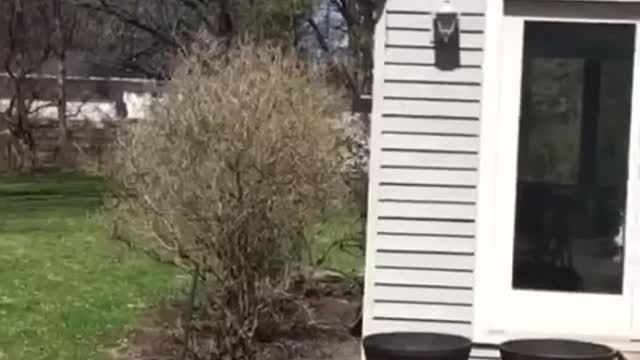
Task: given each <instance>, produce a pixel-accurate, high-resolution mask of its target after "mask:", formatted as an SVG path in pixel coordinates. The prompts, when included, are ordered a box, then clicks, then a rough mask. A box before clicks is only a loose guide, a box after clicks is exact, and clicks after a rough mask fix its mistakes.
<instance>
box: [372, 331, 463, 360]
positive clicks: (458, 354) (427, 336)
mask: <svg viewBox="0 0 640 360" xmlns="http://www.w3.org/2000/svg"><path fill="white" fill-rule="evenodd" d="M362 345H363V347H364V352H365V355H366V357H367V360H468V359H469V353H470V352H471V340H469V339H467V338H465V337H462V336H457V335H448V334H438V333H406V332H405V333H401V332H398V333H386V334H375V335H369V336H366V337H365V338H364V340H363V342H362Z"/></svg>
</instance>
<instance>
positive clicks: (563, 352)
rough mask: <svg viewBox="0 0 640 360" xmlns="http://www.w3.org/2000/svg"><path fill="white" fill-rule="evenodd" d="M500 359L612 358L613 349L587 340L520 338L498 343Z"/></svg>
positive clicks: (602, 359) (616, 354)
mask: <svg viewBox="0 0 640 360" xmlns="http://www.w3.org/2000/svg"><path fill="white" fill-rule="evenodd" d="M500 356H501V357H502V360H613V359H616V358H617V357H618V352H617V351H615V350H614V349H612V348H610V347H608V346H604V345H599V344H593V343H589V342H582V341H574V340H561V339H522V340H513V341H507V342H505V343H502V344H501V345H500Z"/></svg>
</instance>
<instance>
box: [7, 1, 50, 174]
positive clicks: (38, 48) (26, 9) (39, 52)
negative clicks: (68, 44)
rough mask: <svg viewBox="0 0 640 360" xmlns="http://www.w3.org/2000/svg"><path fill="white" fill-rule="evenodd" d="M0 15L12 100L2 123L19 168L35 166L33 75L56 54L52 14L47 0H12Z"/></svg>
mask: <svg viewBox="0 0 640 360" xmlns="http://www.w3.org/2000/svg"><path fill="white" fill-rule="evenodd" d="M0 7H1V9H0V10H1V11H0V17H2V20H3V21H2V22H3V23H5V24H7V25H6V31H3V32H4V36H2V37H0V49H2V50H0V61H1V64H2V70H3V71H4V72H5V73H6V74H7V77H8V84H7V86H8V87H9V88H10V99H9V101H8V104H7V105H6V106H5V107H4V108H3V109H2V114H1V116H0V122H1V123H2V124H0V125H2V127H4V128H6V129H7V130H8V131H9V133H10V134H11V137H12V138H13V140H14V141H13V144H14V149H13V150H14V153H15V154H17V155H18V156H17V159H16V160H17V164H16V165H17V167H18V168H21V169H28V168H33V167H34V166H36V161H37V158H36V156H35V155H36V154H35V151H36V144H35V141H34V138H33V126H32V125H33V124H32V122H31V121H30V118H31V116H32V115H33V114H34V113H37V112H39V111H40V110H41V106H42V105H41V104H37V103H36V102H35V101H34V100H35V99H36V98H37V86H36V85H34V82H33V81H32V79H30V77H31V76H32V75H33V74H34V73H36V72H37V71H38V70H39V68H40V66H41V65H42V64H43V63H44V62H45V61H46V60H47V59H49V58H50V56H51V55H52V53H53V48H52V41H51V33H52V31H51V29H52V22H51V16H50V15H51V14H50V6H49V3H48V2H47V1H45V0H30V1H23V0H11V1H5V2H3V3H2V4H0Z"/></svg>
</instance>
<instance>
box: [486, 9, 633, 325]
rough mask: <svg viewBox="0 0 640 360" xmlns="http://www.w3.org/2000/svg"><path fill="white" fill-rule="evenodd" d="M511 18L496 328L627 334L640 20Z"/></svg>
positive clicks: (505, 60) (502, 123) (506, 44)
mask: <svg viewBox="0 0 640 360" xmlns="http://www.w3.org/2000/svg"><path fill="white" fill-rule="evenodd" d="M504 25H505V26H504V36H503V48H502V60H501V64H502V71H501V72H502V73H501V77H502V80H501V90H500V91H501V92H500V100H501V104H502V105H501V112H500V119H499V129H500V130H499V131H500V136H499V139H500V143H499V144H498V149H499V151H498V155H497V156H498V164H499V167H500V168H499V172H500V175H499V176H498V179H499V180H498V184H497V188H498V189H500V195H499V196H498V198H497V201H496V206H497V208H498V209H499V211H498V224H499V225H498V226H499V228H498V229H497V232H498V238H497V246H498V248H497V249H496V252H497V255H496V256H497V266H498V271H496V274H497V276H496V277H497V278H496V284H497V287H496V290H497V291H496V294H497V296H498V300H497V301H498V302H499V304H500V306H499V307H498V308H499V309H500V314H496V315H497V316H496V321H495V324H494V325H495V326H494V327H496V328H501V329H504V330H511V331H520V332H533V333H549V332H550V330H551V331H552V332H553V333H557V334H576V333H584V334H585V335H593V336H600V335H602V336H617V335H620V336H625V334H629V333H630V331H631V327H632V311H631V309H632V307H633V299H632V292H633V288H634V287H633V278H632V276H631V274H630V271H631V263H630V261H629V256H628V254H629V248H630V246H636V245H635V244H632V243H631V242H633V241H634V234H635V232H636V230H635V220H634V219H635V217H632V216H635V211H636V210H635V209H636V208H637V206H638V200H637V199H636V198H634V197H633V196H631V194H633V193H635V188H636V187H637V185H636V182H637V180H636V179H635V177H636V176H637V168H638V166H637V163H638V156H637V154H636V151H635V148H636V147H637V144H635V142H633V141H630V139H638V137H637V136H636V137H635V138H634V137H633V135H631V134H637V133H638V131H637V127H638V126H637V125H638V124H636V123H637V121H636V120H634V119H635V118H636V117H637V116H636V113H637V112H638V109H637V108H635V106H634V101H633V99H634V92H636V91H635V89H634V83H635V80H634V79H635V77H636V76H637V74H636V73H637V71H634V70H635V64H636V63H637V62H638V61H637V56H636V53H637V50H636V42H637V39H636V25H635V24H632V23H606V22H604V21H603V22H593V21H592V22H567V21H549V20H544V19H534V18H523V17H507V18H505V23H504ZM637 141H638V140H636V142H637ZM630 169H636V171H633V172H630ZM630 219H631V220H630Z"/></svg>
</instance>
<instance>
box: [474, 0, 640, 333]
mask: <svg viewBox="0 0 640 360" xmlns="http://www.w3.org/2000/svg"><path fill="white" fill-rule="evenodd" d="M496 2H498V1H496ZM499 2H500V3H502V1H499ZM491 3H492V1H489V4H491ZM612 6H615V5H614V4H612ZM578 10H579V9H578V8H577V7H576V11H578ZM487 11H488V12H487V34H486V36H487V40H486V41H487V44H486V51H487V55H486V56H487V58H486V59H485V68H484V76H485V82H484V85H483V86H484V87H485V88H484V90H483V118H482V121H483V125H482V147H481V160H480V161H481V167H480V184H479V201H478V203H479V204H478V205H479V211H478V230H477V234H478V243H477V251H476V259H477V263H476V287H475V316H474V338H475V340H476V341H479V342H499V341H502V340H504V339H505V338H511V337H515V336H564V337H579V338H587V339H590V338H597V339H611V340H613V341H618V340H621V341H624V340H627V339H629V338H638V337H640V326H638V325H640V297H639V296H635V297H634V296H633V293H637V291H638V285H639V284H638V283H639V282H640V281H638V276H637V275H638V274H640V243H639V242H638V241H634V240H633V238H634V237H633V236H632V234H638V231H639V230H640V228H639V226H638V222H639V220H640V214H639V212H638V208H639V206H638V205H640V203H639V202H638V200H635V201H634V198H635V199H640V197H639V196H638V195H640V191H639V188H640V181H639V178H640V166H639V165H638V164H639V163H640V151H639V149H640V108H639V107H638V105H639V104H640V56H639V51H640V33H639V29H638V28H639V25H638V20H637V19H628V20H625V19H593V18H591V19H580V18H578V17H577V16H579V14H576V17H572V18H571V19H559V18H554V19H550V18H549V17H544V18H542V17H540V18H537V17H531V16H526V19H527V20H529V19H531V20H544V21H550V20H551V21H565V22H598V23H632V24H635V25H636V37H635V42H636V49H635V59H634V79H633V92H632V94H633V99H632V113H631V131H630V133H631V134H630V136H631V141H630V143H629V163H630V165H629V182H628V189H627V213H626V214H627V220H626V227H625V231H626V239H627V242H626V244H625V265H624V285H623V288H624V291H623V293H624V295H623V296H618V297H616V296H611V295H597V294H584V293H582V294H567V293H565V294H557V293H551V292H540V291H536V292H535V293H533V292H531V291H520V290H519V291H517V292H514V291H511V290H509V289H510V284H511V281H510V279H511V271H510V269H511V267H510V264H511V261H512V251H513V224H514V220H515V181H516V176H517V169H516V166H515V164H516V160H517V153H518V147H517V142H518V126H519V121H517V119H518V118H519V117H518V114H519V110H520V101H519V100H520V79H521V73H522V72H521V67H522V50H523V49H522V43H523V19H524V18H523V17H511V16H504V17H503V15H502V4H501V5H495V4H494V5H493V7H490V8H488V9H487ZM492 17H493V18H494V19H493V20H492V19H491V18H492ZM498 17H499V19H497V18H498ZM496 20H497V21H496ZM492 21H494V22H493V23H492ZM490 24H491V25H490ZM490 51H491V52H493V54H491V53H489V52H490ZM505 74H512V76H511V78H510V79H509V78H508V77H506V76H505ZM514 78H515V80H514ZM505 120H508V121H505ZM514 120H515V121H514ZM504 164H512V166H507V167H505V166H504ZM634 202H635V204H634ZM532 297H533V298H532ZM532 299H535V302H534V301H532ZM551 304H553V305H554V307H556V308H558V307H560V308H561V309H565V311H551V310H550V309H551V307H550V306H551ZM531 305H536V306H533V307H532V306H531ZM616 305H617V306H616ZM612 308H618V309H622V310H618V311H615V310H611V309H612ZM632 309H637V310H638V311H631V310H632ZM526 310H528V312H527V311H526ZM545 314H546V315H547V316H544V315H545ZM541 315H542V316H541ZM600 315H602V316H600ZM625 321H626V322H627V325H628V326H627V325H623V324H624V323H625Z"/></svg>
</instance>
